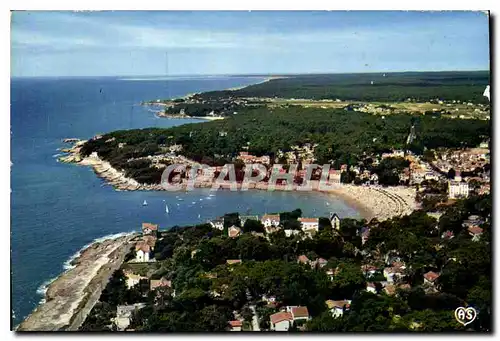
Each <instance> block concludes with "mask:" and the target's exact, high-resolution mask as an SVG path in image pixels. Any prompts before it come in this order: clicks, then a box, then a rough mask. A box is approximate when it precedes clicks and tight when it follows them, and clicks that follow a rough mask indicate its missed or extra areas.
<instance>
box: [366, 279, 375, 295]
mask: <svg viewBox="0 0 500 341" xmlns="http://www.w3.org/2000/svg"><path fill="white" fill-rule="evenodd" d="M366 291H368V292H371V293H374V294H376V293H377V287H376V286H375V283H373V282H368V283H366Z"/></svg>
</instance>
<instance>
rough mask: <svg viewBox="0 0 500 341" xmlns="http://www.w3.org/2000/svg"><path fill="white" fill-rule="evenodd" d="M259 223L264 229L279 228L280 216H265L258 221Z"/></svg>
mask: <svg viewBox="0 0 500 341" xmlns="http://www.w3.org/2000/svg"><path fill="white" fill-rule="evenodd" d="M260 222H261V223H262V224H263V225H264V227H271V226H279V224H280V216H279V214H265V215H264V216H262V218H261V219H260Z"/></svg>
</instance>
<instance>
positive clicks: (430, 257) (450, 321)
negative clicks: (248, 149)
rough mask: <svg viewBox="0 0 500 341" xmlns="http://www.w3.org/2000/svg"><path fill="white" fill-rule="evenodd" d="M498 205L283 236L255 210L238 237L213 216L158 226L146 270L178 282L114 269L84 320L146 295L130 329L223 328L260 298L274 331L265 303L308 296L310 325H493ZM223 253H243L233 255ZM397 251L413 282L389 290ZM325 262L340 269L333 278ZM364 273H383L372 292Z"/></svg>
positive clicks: (101, 325) (480, 200) (470, 204)
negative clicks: (462, 312) (475, 219)
mask: <svg viewBox="0 0 500 341" xmlns="http://www.w3.org/2000/svg"><path fill="white" fill-rule="evenodd" d="M491 209H492V207H491V197H490V196H489V195H488V196H474V197H471V198H469V199H463V200H459V201H458V202H456V203H455V204H454V205H452V206H449V207H448V208H447V209H446V210H445V211H444V214H443V215H442V216H441V218H440V219H439V221H437V220H436V219H435V218H433V217H430V216H428V215H427V214H426V212H424V211H415V212H413V213H412V214H410V215H408V216H403V217H396V218H392V219H390V220H387V221H383V222H378V221H377V220H376V219H374V220H372V221H370V222H368V221H365V220H353V219H347V218H345V219H342V220H341V225H340V230H339V231H337V230H334V229H332V228H331V226H330V225H329V224H323V226H322V227H321V228H320V231H319V233H317V234H316V235H314V236H313V237H312V238H303V235H300V234H299V235H296V236H291V237H286V236H285V234H284V232H283V230H281V231H279V232H276V233H272V234H270V235H268V236H267V237H268V238H267V239H266V238H264V237H262V236H258V235H254V234H252V233H251V232H252V230H254V229H255V230H256V231H262V225H261V224H260V222H258V221H252V222H251V220H247V221H246V222H245V224H244V225H247V226H246V227H245V228H244V230H245V231H246V232H245V233H243V234H242V235H241V236H239V237H238V238H228V237H227V228H226V229H225V231H222V232H221V231H219V230H213V229H212V228H211V226H210V225H209V224H203V225H197V226H185V227H178V226H174V227H172V228H170V229H169V230H168V231H163V232H161V238H160V239H158V241H157V244H156V246H155V258H156V260H157V263H158V264H159V265H158V266H159V268H158V270H156V272H155V273H154V274H153V275H152V277H151V278H154V279H159V278H161V277H165V278H168V279H169V280H171V281H172V288H161V290H160V289H155V290H154V291H151V292H147V283H146V285H145V284H144V283H139V284H138V285H137V286H136V287H134V288H132V289H126V287H125V286H124V280H123V273H121V272H120V271H118V272H117V273H116V274H115V276H114V277H113V280H112V281H110V283H109V284H108V286H107V287H106V289H105V290H104V292H103V294H102V296H101V299H100V302H99V303H98V304H97V305H96V307H94V309H93V311H92V312H91V314H90V315H89V317H88V318H87V320H86V321H85V323H84V325H83V326H82V330H86V331H97V330H99V331H106V330H111V329H113V327H110V318H111V317H112V316H113V312H114V311H115V310H116V305H118V304H125V303H127V304H132V303H136V302H139V301H140V302H145V303H146V307H145V308H143V309H141V310H139V311H138V312H137V313H135V314H134V315H133V318H132V326H131V328H132V329H134V330H136V331H150V332H179V331H188V332H189V331H191V332H209V331H226V330H228V328H229V326H228V321H230V320H233V319H234V318H235V316H234V314H233V311H239V312H240V313H241V316H242V318H243V319H244V320H245V322H246V323H247V325H248V323H249V321H250V320H251V318H252V313H251V310H250V308H249V307H250V306H255V307H256V311H257V315H258V316H259V320H260V328H261V330H268V328H269V315H270V314H272V313H274V312H276V311H278V309H279V308H280V307H282V306H287V305H303V306H307V307H308V310H309V314H310V315H311V319H310V320H309V321H308V322H307V323H306V324H305V326H304V327H303V330H306V331H312V332H358V331H371V332H410V331H413V332H418V331H420V332H452V331H476V332H488V331H491V328H492V325H491V313H492V312H491V309H492V306H491V303H492V301H491V298H492V296H491V295H492V284H491V281H492V277H491V276H492V272H491V271H492V268H491V255H492V254H491ZM300 214H301V211H300V210H296V211H293V212H288V213H284V214H282V215H281V217H282V218H281V219H282V220H283V219H289V220H293V219H296V217H297V215H300ZM472 214H475V215H479V216H480V217H481V219H482V220H483V223H482V225H481V227H482V228H483V230H484V232H483V234H482V235H481V237H480V239H479V240H477V241H473V240H472V239H471V237H470V235H469V234H468V232H467V228H466V227H464V226H463V224H462V222H463V221H464V220H465V219H467V217H468V216H469V215H472ZM235 215H236V216H237V214H230V215H229V216H231V217H233V218H234V216H235ZM323 222H325V220H323ZM326 222H328V219H326ZM366 229H369V230H370V235H369V238H368V240H367V241H366V242H365V243H364V244H363V242H362V239H361V237H360V232H361V231H362V230H366ZM445 231H452V232H453V233H454V238H452V239H444V238H443V237H442V233H443V232H445ZM249 232H250V233H249ZM193 250H196V253H195V254H193V253H192V251H193ZM300 255H306V256H307V257H308V258H309V259H316V258H317V257H322V258H324V259H326V260H327V261H328V262H327V264H326V266H324V267H316V266H315V267H313V266H309V265H308V264H302V263H299V262H297V257H298V256H300ZM228 259H241V261H242V262H241V263H239V264H233V265H228V264H226V260H228ZM395 259H396V260H397V261H398V262H400V263H401V262H402V263H404V264H405V265H406V269H405V271H404V276H403V277H402V278H400V279H398V280H397V282H396V283H406V284H408V288H407V289H399V288H398V289H397V290H396V292H395V293H394V294H388V293H386V292H385V291H384V290H382V283H383V281H384V275H383V274H382V271H383V269H384V268H385V267H387V266H389V264H391V262H392V261H393V260H395ZM363 264H371V265H373V266H375V267H376V268H377V272H376V273H375V274H374V275H366V274H363V272H362V271H361V265H363ZM328 270H334V275H333V277H331V278H330V277H329V276H328V275H327V271H328ZM428 271H434V272H436V273H438V274H440V276H439V278H438V279H437V280H436V283H435V284H434V288H436V290H431V291H429V290H428V289H429V288H428V287H426V285H425V284H424V283H423V274H424V273H426V272H428ZM367 282H374V283H375V284H376V293H371V292H367V291H366V290H365V289H366V284H367ZM144 288H146V291H144ZM173 290H175V295H173ZM214 293H218V295H214ZM263 295H266V296H268V297H269V296H271V295H272V296H275V297H276V302H277V303H276V304H273V305H269V304H266V302H264V301H262V299H261V298H262V296H263ZM328 299H333V300H343V299H351V300H352V303H351V306H350V309H348V310H345V311H344V313H343V315H342V316H341V317H337V318H333V317H332V315H331V313H330V312H329V311H328V309H327V307H326V305H325V300H328ZM459 306H472V307H474V308H475V309H476V310H477V311H478V317H477V318H476V320H474V322H473V323H471V324H470V325H467V326H466V327H464V326H463V325H461V324H459V323H458V322H457V321H456V320H455V317H454V310H455V308H457V307H459ZM291 331H297V329H292V330H291Z"/></svg>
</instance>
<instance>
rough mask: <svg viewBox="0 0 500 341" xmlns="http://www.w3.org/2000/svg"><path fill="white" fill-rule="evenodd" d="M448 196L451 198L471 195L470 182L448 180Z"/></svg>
mask: <svg viewBox="0 0 500 341" xmlns="http://www.w3.org/2000/svg"><path fill="white" fill-rule="evenodd" d="M448 197H449V198H450V199H457V198H467V197H469V184H468V183H467V182H459V181H448Z"/></svg>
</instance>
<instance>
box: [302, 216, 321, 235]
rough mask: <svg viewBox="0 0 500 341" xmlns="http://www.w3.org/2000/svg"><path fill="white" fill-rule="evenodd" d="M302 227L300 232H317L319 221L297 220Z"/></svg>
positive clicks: (309, 219)
mask: <svg viewBox="0 0 500 341" xmlns="http://www.w3.org/2000/svg"><path fill="white" fill-rule="evenodd" d="M298 220H299V221H300V223H301V225H302V231H304V232H311V231H316V232H318V230H319V219H318V218H299V219H298Z"/></svg>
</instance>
